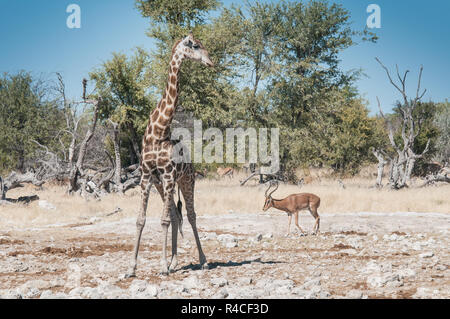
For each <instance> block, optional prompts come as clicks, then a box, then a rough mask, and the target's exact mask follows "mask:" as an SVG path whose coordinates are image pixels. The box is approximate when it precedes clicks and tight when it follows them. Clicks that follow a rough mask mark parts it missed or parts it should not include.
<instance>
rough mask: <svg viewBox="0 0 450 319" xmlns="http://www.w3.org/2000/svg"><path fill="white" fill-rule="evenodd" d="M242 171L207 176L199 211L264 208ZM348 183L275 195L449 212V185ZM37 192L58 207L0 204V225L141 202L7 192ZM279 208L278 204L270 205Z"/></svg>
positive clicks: (154, 210)
mask: <svg viewBox="0 0 450 319" xmlns="http://www.w3.org/2000/svg"><path fill="white" fill-rule="evenodd" d="M243 177H244V175H243V174H235V177H234V178H233V179H229V178H227V177H226V178H224V179H220V180H219V179H206V180H200V181H197V184H196V198H195V204H196V211H197V214H198V215H219V214H226V213H228V212H230V211H233V212H239V213H256V212H261V211H262V206H263V204H264V191H265V187H263V186H260V185H257V184H256V181H250V182H249V183H248V184H247V185H246V186H245V187H240V186H239V180H242V179H243ZM343 181H344V184H345V186H346V188H345V189H342V188H341V187H340V186H339V184H338V182H337V181H336V180H334V179H331V178H321V179H318V178H317V177H315V178H314V181H313V182H312V183H311V184H307V185H304V186H303V187H301V188H300V187H298V186H293V185H280V187H279V189H278V190H277V192H276V193H275V194H274V195H273V196H274V197H275V198H282V197H284V196H287V195H289V194H293V193H302V192H308V193H314V194H316V195H318V196H319V197H320V198H321V206H320V208H319V213H320V212H327V213H340V212H409V211H413V212H440V213H448V212H450V198H449V196H448V194H450V185H443V186H440V187H428V188H423V189H419V188H410V189H404V190H401V191H391V190H389V189H383V190H377V189H374V188H371V186H372V185H373V179H367V178H361V177H358V178H351V179H344V180H343ZM31 194H37V195H38V196H39V197H40V199H42V200H47V201H48V202H50V203H52V204H53V205H54V206H56V210H44V209H42V208H40V207H39V206H38V203H37V202H34V203H31V204H30V205H29V206H3V207H0V225H4V226H8V225H9V226H14V225H19V224H22V225H26V226H39V225H48V224H57V223H79V222H83V221H84V222H87V221H88V220H89V218H91V217H94V216H100V215H103V214H106V213H109V212H112V211H114V209H115V208H116V207H120V208H122V210H123V211H122V212H121V213H119V214H116V215H114V216H111V217H108V220H111V221H113V220H119V219H120V218H123V217H135V216H136V214H137V210H138V208H139V205H140V203H139V202H140V195H139V188H136V189H134V190H131V191H128V192H127V194H125V195H124V196H120V195H109V196H108V197H106V198H104V199H103V200H102V201H94V200H92V201H88V202H86V201H85V200H84V199H82V198H80V197H78V196H68V195H66V194H65V188H64V187H57V186H48V187H46V188H45V189H44V190H43V191H37V190H35V189H34V187H32V186H26V187H24V188H19V189H15V190H12V191H10V192H8V197H11V198H17V197H19V196H24V195H31ZM161 210H162V201H161V198H160V197H159V194H157V193H156V192H152V193H151V196H150V203H149V209H148V212H147V216H153V217H157V216H159V214H160V213H161ZM270 211H271V212H273V213H276V211H275V210H273V209H271V210H270Z"/></svg>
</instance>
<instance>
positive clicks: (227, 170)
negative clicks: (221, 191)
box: [217, 167, 234, 178]
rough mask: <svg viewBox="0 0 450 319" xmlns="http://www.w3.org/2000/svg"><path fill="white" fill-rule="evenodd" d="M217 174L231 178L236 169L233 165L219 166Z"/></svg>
mask: <svg viewBox="0 0 450 319" xmlns="http://www.w3.org/2000/svg"><path fill="white" fill-rule="evenodd" d="M217 174H218V175H219V176H220V177H224V176H228V177H229V178H232V177H233V174H234V169H232V168H231V167H219V168H218V169H217Z"/></svg>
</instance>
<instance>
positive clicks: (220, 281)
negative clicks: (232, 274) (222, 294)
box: [210, 277, 228, 287]
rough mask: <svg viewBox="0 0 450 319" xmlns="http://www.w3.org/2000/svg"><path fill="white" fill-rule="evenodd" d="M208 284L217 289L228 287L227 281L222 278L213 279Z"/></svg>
mask: <svg viewBox="0 0 450 319" xmlns="http://www.w3.org/2000/svg"><path fill="white" fill-rule="evenodd" d="M210 282H211V284H212V285H213V286H217V287H225V286H226V285H228V280H226V279H225V278H223V277H219V278H213V279H211V281H210Z"/></svg>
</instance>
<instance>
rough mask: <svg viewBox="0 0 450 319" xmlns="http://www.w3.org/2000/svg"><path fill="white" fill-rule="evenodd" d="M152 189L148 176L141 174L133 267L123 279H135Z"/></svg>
mask: <svg viewBox="0 0 450 319" xmlns="http://www.w3.org/2000/svg"><path fill="white" fill-rule="evenodd" d="M151 187H152V183H150V175H149V174H145V173H144V174H143V175H142V178H141V208H140V210H139V215H138V218H137V221H136V228H137V231H136V241H135V244H134V259H133V265H132V267H131V269H130V271H129V272H128V274H126V275H125V277H127V278H129V277H135V276H136V268H137V258H138V253H139V243H140V241H141V235H142V230H143V229H144V226H145V219H146V212H147V204H148V196H149V193H150V189H151Z"/></svg>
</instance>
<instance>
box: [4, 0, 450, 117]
mask: <svg viewBox="0 0 450 319" xmlns="http://www.w3.org/2000/svg"><path fill="white" fill-rule="evenodd" d="M223 2H224V4H225V5H226V6H228V5H229V4H230V3H232V2H236V1H223ZM332 2H337V3H340V4H342V5H343V6H344V7H345V8H346V9H348V10H349V11H350V13H351V16H352V23H353V26H354V27H355V28H357V29H362V28H363V27H364V26H365V23H366V19H367V17H368V15H369V14H368V13H366V8H367V6H368V5H369V4H371V3H376V4H378V5H379V6H380V7H381V29H375V30H376V33H377V34H378V35H379V37H380V40H379V41H378V43H376V44H372V43H362V44H359V45H357V46H355V47H352V48H349V49H347V50H346V51H345V52H343V53H342V55H341V59H342V67H343V68H344V69H345V70H350V69H360V68H362V69H363V71H364V73H365V74H366V75H367V77H362V78H361V79H360V80H359V81H358V82H357V86H358V89H359V91H360V93H361V95H362V96H363V97H364V98H366V99H367V100H368V101H369V108H370V109H371V110H372V113H374V112H375V111H376V97H377V96H378V97H379V98H380V100H381V102H382V105H383V109H384V110H386V111H388V110H390V109H391V108H392V105H393V104H394V102H395V101H396V100H397V99H399V95H398V93H397V92H396V91H395V89H394V88H393V87H392V86H390V84H389V83H388V81H387V78H386V75H385V73H384V71H383V70H382V69H381V67H380V66H379V65H378V64H377V62H376V61H375V59H374V58H375V57H376V56H378V57H379V58H380V59H381V60H382V61H383V62H384V63H385V64H386V65H387V66H388V67H389V68H390V69H391V70H394V68H395V64H396V63H397V64H398V65H399V67H400V70H406V69H409V70H410V71H411V73H410V76H409V81H408V84H409V86H408V88H409V90H408V92H410V94H411V95H413V94H415V88H416V83H417V75H418V70H419V67H420V65H421V64H423V65H424V74H423V85H422V86H423V87H424V88H427V89H428V93H427V94H426V95H425V98H424V99H425V100H430V99H431V100H434V101H444V100H445V99H447V98H450V80H449V74H448V73H449V71H450V59H449V57H450V40H449V39H450V23H448V15H449V14H450V1H448V0H433V1H419V0H395V1H392V0H371V1H366V0H334V1H332ZM72 3H75V4H78V5H79V6H80V7H81V20H82V21H81V29H69V28H67V26H66V19H67V17H68V15H69V14H68V13H66V8H67V6H68V5H69V4H72ZM147 27H148V21H147V20H146V19H144V18H142V17H141V16H140V14H139V12H138V11H137V10H136V9H135V7H134V0H95V1H92V0H91V1H89V0H69V1H65V0H40V1H36V0H14V1H12V0H0V43H1V44H0V46H1V50H0V72H2V73H3V72H11V73H14V72H17V71H19V70H26V71H31V72H32V73H33V74H34V75H36V76H40V75H43V76H49V75H51V73H53V72H60V73H62V74H63V76H64V79H65V82H66V86H67V91H68V95H69V96H70V97H77V96H80V95H81V85H80V83H81V79H82V78H83V77H87V76H88V73H89V71H91V70H92V69H93V68H94V67H97V66H99V65H100V64H101V63H102V62H104V61H106V60H108V59H110V58H111V53H112V52H124V53H130V52H131V49H132V48H134V47H136V46H141V47H143V48H145V49H146V50H148V51H151V50H152V49H153V43H152V41H151V39H150V38H148V37H147V36H146V34H145V33H146V30H147Z"/></svg>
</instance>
